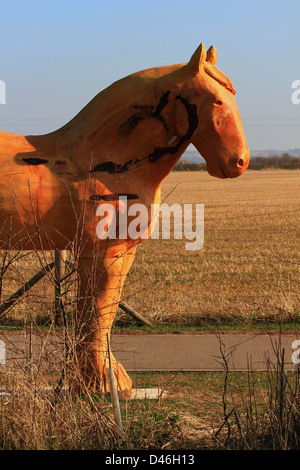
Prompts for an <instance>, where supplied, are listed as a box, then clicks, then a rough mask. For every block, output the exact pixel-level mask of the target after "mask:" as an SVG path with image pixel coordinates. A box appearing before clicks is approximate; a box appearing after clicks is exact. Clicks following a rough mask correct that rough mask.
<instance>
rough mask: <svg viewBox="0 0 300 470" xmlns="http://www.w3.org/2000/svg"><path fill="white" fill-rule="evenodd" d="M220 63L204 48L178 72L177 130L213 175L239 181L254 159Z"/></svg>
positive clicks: (174, 126)
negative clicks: (250, 153) (190, 144)
mask: <svg viewBox="0 0 300 470" xmlns="http://www.w3.org/2000/svg"><path fill="white" fill-rule="evenodd" d="M216 61H217V51H216V49H215V48H214V47H213V46H211V47H210V48H209V49H208V51H207V52H206V49H205V47H204V45H203V44H200V46H199V47H198V49H197V50H196V51H195V53H194V54H193V56H192V57H191V59H190V61H189V62H188V63H187V64H185V65H184V66H183V67H181V68H180V69H179V70H178V71H176V72H177V73H178V74H179V75H178V77H180V79H179V78H177V88H176V91H175V92H173V99H174V102H175V103H176V104H175V108H176V109H175V112H174V121H173V128H174V134H175V135H176V137H180V136H183V135H184V136H185V139H186V138H187V139H188V140H189V142H190V143H192V144H193V145H194V146H195V147H196V149H197V150H198V152H199V153H200V154H201V155H202V157H203V158H204V159H205V161H206V164H207V171H208V173H209V174H211V175H212V176H216V177H218V178H235V177H237V176H239V175H241V174H242V173H243V172H244V171H245V170H246V168H247V166H248V164H249V158H250V155H249V149H248V145H247V141H246V137H245V133H244V130H243V125H242V121H241V117H240V113H239V110H238V107H237V104H236V102H235V98H234V94H235V90H234V88H233V85H232V83H231V81H230V80H229V78H228V77H227V76H226V75H225V74H224V73H223V72H221V71H220V70H219V69H218V68H217V67H216V66H215V63H216ZM176 72H175V73H176ZM171 75H172V74H170V75H169V76H167V77H166V79H168V81H169V80H170V79H171ZM186 116H187V117H188V119H186ZM174 138H175V137H174Z"/></svg>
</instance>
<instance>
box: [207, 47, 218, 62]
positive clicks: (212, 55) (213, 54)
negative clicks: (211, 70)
mask: <svg viewBox="0 0 300 470" xmlns="http://www.w3.org/2000/svg"><path fill="white" fill-rule="evenodd" d="M217 58H218V53H217V49H216V48H215V47H214V46H210V48H209V49H208V51H207V54H206V62H209V63H210V64H212V65H215V63H216V62H217Z"/></svg>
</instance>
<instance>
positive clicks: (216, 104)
mask: <svg viewBox="0 0 300 470" xmlns="http://www.w3.org/2000/svg"><path fill="white" fill-rule="evenodd" d="M215 62H216V51H215V49H214V48H213V47H211V48H210V49H209V51H208V52H207V53H206V50H205V48H204V46H203V45H202V44H201V45H200V46H199V48H198V49H197V50H196V51H195V53H194V55H193V56H192V58H191V60H190V61H189V63H187V64H179V65H173V66H168V67H156V68H152V69H148V70H144V71H141V72H137V73H134V74H132V75H129V76H128V77H126V78H123V79H121V80H119V81H117V82H115V83H114V84H112V85H111V86H110V87H108V88H107V89H105V90H104V91H102V92H101V93H99V94H98V95H97V96H96V97H95V98H94V99H93V100H92V101H91V102H90V103H89V104H88V105H87V106H86V107H85V108H84V109H83V110H82V111H81V112H79V113H78V114H77V116H75V117H74V118H73V119H72V120H71V121H70V122H69V123H67V124H66V125H65V126H63V127H62V128H60V129H58V130H57V131H55V132H52V133H50V134H47V135H42V136H22V135H16V134H9V133H6V132H0V158H1V163H2V174H1V183H2V185H1V188H0V202H1V207H2V208H1V211H0V219H1V221H2V222H3V223H4V221H5V220H6V221H7V222H6V223H7V224H8V223H9V224H10V227H13V229H12V233H13V234H14V235H15V236H16V237H17V235H16V234H17V233H18V231H20V229H21V228H24V227H25V228H26V231H27V233H29V234H30V235H31V237H30V242H27V244H24V245H22V246H23V248H25V249H30V248H32V247H33V246H34V247H35V248H36V249H54V248H56V249H65V248H70V246H71V245H70V244H71V242H72V243H74V240H77V242H78V241H79V234H80V244H81V245H80V249H78V253H79V254H78V273H79V277H80V279H81V287H80V291H79V303H78V311H77V316H76V323H77V331H78V332H79V333H78V335H79V339H80V341H79V346H78V349H77V353H78V354H77V359H78V365H79V369H80V371H81V373H82V376H83V378H84V381H85V382H86V383H87V384H88V385H89V386H91V387H93V388H96V387H98V386H100V387H101V388H102V389H104V390H106V391H107V389H108V385H107V381H106V374H105V366H106V365H107V338H108V336H109V334H110V329H111V325H112V322H113V319H114V316H115V313H116V310H117V306H118V302H119V298H120V294H121V290H122V286H123V282H124V279H125V277H126V274H127V272H128V270H129V269H130V266H131V264H132V261H133V258H134V253H135V249H136V245H137V243H139V242H140V241H142V239H138V240H131V239H130V238H127V239H120V238H117V239H115V240H99V238H98V237H97V233H96V224H97V217H96V209H97V207H98V206H99V204H102V203H105V202H107V201H110V204H112V205H113V206H114V208H115V210H116V212H117V213H118V211H119V210H120V196H121V195H122V196H127V199H128V201H127V202H128V205H129V206H130V204H134V203H136V202H139V203H141V204H143V205H144V206H146V207H147V208H148V209H150V207H151V205H152V204H154V203H155V204H159V203H160V187H161V184H162V182H163V180H164V179H165V177H166V176H167V175H168V174H169V173H170V171H171V170H172V169H173V167H174V166H175V164H176V163H177V161H178V160H179V158H180V157H181V155H182V154H183V153H184V151H185V150H186V148H187V147H188V145H189V144H191V143H193V144H194V145H195V147H196V148H197V150H198V151H199V152H200V153H201V155H202V156H203V157H204V158H205V159H206V163H207V169H208V172H209V173H210V174H211V175H213V176H216V177H219V178H226V177H236V176H239V175H240V174H242V173H243V171H244V170H245V169H246V167H247V165H248V162H249V150H248V147H247V142H246V138H245V135H244V131H243V127H242V123H241V119H240V115H239V112H238V108H237V106H236V104H235V101H234V96H233V95H234V93H235V92H234V89H233V86H232V84H231V82H230V80H229V79H228V78H227V77H226V76H225V75H224V74H223V73H222V72H221V71H220V70H219V69H217V68H216V67H215V65H214V64H215ZM38 223H41V225H42V228H43V229H42V230H39V234H38V236H36V232H37V225H38ZM151 229H152V227H151V211H150V210H149V221H148V231H149V233H150V231H151ZM3 233H4V234H5V230H4V231H3V230H2V233H1V236H2V237H3V238H4V239H5V235H4V236H3ZM20 243H21V238H20ZM95 253H96V255H95ZM95 267H96V271H97V269H98V271H97V274H95V275H91V273H92V271H93V270H95ZM92 280H93V282H92ZM93 283H94V284H93ZM91 311H93V312H94V313H93V314H91ZM113 367H114V370H115V373H116V376H117V382H118V389H119V392H120V394H123V395H126V394H129V393H130V389H131V381H130V379H129V377H128V376H127V374H126V372H125V371H124V369H123V368H122V366H121V365H120V364H118V363H117V362H116V361H115V360H114V359H113Z"/></svg>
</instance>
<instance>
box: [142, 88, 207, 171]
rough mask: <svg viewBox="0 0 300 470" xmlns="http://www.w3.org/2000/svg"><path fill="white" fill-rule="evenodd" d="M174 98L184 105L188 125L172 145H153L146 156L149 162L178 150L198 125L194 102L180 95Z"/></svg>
mask: <svg viewBox="0 0 300 470" xmlns="http://www.w3.org/2000/svg"><path fill="white" fill-rule="evenodd" d="M175 99H176V100H180V101H181V102H182V104H183V105H184V107H185V109H186V111H187V114H188V123H189V127H188V130H187V132H186V134H185V135H184V136H183V137H181V138H180V139H179V141H178V142H177V144H176V145H175V146H174V147H163V148H159V147H155V149H154V150H153V152H152V153H151V154H150V155H149V156H148V160H149V162H151V163H155V162H157V160H159V159H160V158H161V157H163V156H164V155H166V154H168V153H169V154H171V155H173V154H175V153H177V152H178V150H179V149H180V147H181V145H182V144H183V143H184V142H185V141H186V140H189V139H191V137H192V135H193V133H194V132H195V130H196V129H197V127H198V114H197V106H196V105H195V104H191V103H189V101H188V100H187V99H186V98H183V97H182V96H180V95H178V96H176V98H175Z"/></svg>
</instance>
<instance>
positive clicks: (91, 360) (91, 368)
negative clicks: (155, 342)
mask: <svg viewBox="0 0 300 470" xmlns="http://www.w3.org/2000/svg"><path fill="white" fill-rule="evenodd" d="M134 255H135V248H134V249H131V250H130V252H127V253H126V254H124V255H122V256H120V257H116V258H106V257H104V258H103V259H100V260H99V261H98V260H97V261H95V259H93V258H81V259H80V260H79V265H78V274H79V278H80V288H79V299H78V309H77V319H76V337H77V347H76V353H77V354H76V357H77V365H78V366H79V372H80V377H81V380H83V382H84V384H85V386H87V387H88V388H89V389H91V390H92V391H96V390H99V389H100V390H102V391H103V392H104V393H108V392H109V385H108V380H107V375H106V368H107V367H109V354H108V341H109V340H110V334H111V327H112V324H113V321H114V318H115V315H116V312H117V309H118V303H119V300H120V296H121V292H122V287H123V284H124V280H125V278H126V275H127V273H128V271H129V269H130V267H131V265H132V262H133V259H134ZM110 360H111V365H112V367H113V369H114V374H115V378H116V383H117V389H118V394H119V396H122V397H128V396H130V394H131V380H130V378H129V377H128V375H127V373H126V371H125V369H124V368H123V366H122V365H121V364H119V363H118V362H117V361H116V359H115V358H114V356H113V354H110Z"/></svg>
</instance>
